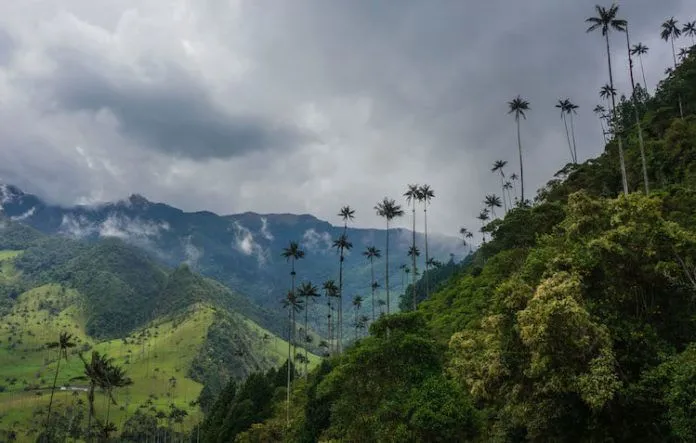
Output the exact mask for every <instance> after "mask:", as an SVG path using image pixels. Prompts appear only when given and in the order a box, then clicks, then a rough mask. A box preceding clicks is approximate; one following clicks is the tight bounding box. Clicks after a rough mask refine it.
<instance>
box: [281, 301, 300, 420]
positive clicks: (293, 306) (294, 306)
mask: <svg viewBox="0 0 696 443" xmlns="http://www.w3.org/2000/svg"><path fill="white" fill-rule="evenodd" d="M283 308H285V309H287V310H288V335H289V336H288V378H287V392H286V396H285V421H286V426H288V427H290V392H291V391H292V378H293V377H292V375H291V374H292V372H293V369H294V367H295V366H294V365H293V364H292V360H293V359H292V347H293V342H294V341H295V340H294V337H295V334H294V332H295V314H297V313H298V312H300V311H302V300H300V297H298V296H297V293H296V292H295V291H294V290H291V291H288V294H287V295H286V296H285V298H284V299H283Z"/></svg>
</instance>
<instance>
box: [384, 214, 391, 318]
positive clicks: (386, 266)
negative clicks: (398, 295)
mask: <svg viewBox="0 0 696 443" xmlns="http://www.w3.org/2000/svg"><path fill="white" fill-rule="evenodd" d="M385 262H386V265H385V271H386V272H385V276H384V285H385V286H386V289H387V315H389V314H390V313H391V311H390V305H389V219H387V247H386V248H385Z"/></svg>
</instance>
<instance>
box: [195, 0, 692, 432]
mask: <svg viewBox="0 0 696 443" xmlns="http://www.w3.org/2000/svg"><path fill="white" fill-rule="evenodd" d="M599 11H600V12H603V13H607V12H612V11H613V13H614V14H615V13H616V10H614V9H613V8H612V10H611V11H606V10H602V9H601V8H599ZM619 25H620V23H619ZM619 25H617V26H619ZM612 26H613V25H612ZM619 27H620V26H619ZM668 37H669V35H668ZM612 88H613V86H612ZM633 98H635V101H633V100H632V99H633ZM527 105H528V104H527ZM527 105H525V102H524V100H522V99H520V98H519V97H518V99H516V100H513V102H511V103H510V106H511V111H513V113H514V111H515V108H516V109H517V111H518V112H519V111H523V110H527V111H528V106H527ZM634 106H635V108H634ZM610 111H611V110H610ZM636 112H637V115H638V121H636V119H635V115H636ZM615 115H616V118H614V117H613V116H612V115H609V116H608V117H607V118H606V121H607V122H608V124H609V125H610V128H611V132H610V134H608V135H609V136H610V137H609V140H608V143H607V145H606V150H605V152H604V153H603V154H602V155H601V156H600V157H598V158H596V159H592V160H588V161H587V162H585V163H583V164H577V165H576V164H574V163H570V164H568V165H567V166H566V167H564V168H563V170H562V171H561V172H559V174H558V175H557V177H556V178H555V179H554V180H552V181H551V182H549V183H548V185H547V186H546V187H544V188H543V189H541V190H540V191H539V193H538V195H537V198H536V199H535V201H534V202H527V201H525V199H524V198H521V199H519V200H518V202H517V204H516V205H514V206H513V207H512V208H511V209H510V210H509V211H507V213H506V214H505V216H504V217H501V218H497V219H496V218H494V219H493V220H490V219H488V216H489V214H488V213H482V214H483V215H485V217H481V218H482V220H483V221H484V222H485V223H484V224H483V229H482V234H483V235H484V236H485V240H484V241H483V243H482V245H481V247H480V248H479V249H478V250H477V251H476V253H475V254H474V256H473V257H472V258H471V260H469V261H468V262H467V263H466V264H465V266H463V267H462V269H459V270H455V271H454V273H453V274H452V275H450V273H447V272H444V271H443V276H442V278H443V279H445V283H444V284H443V285H442V286H441V287H440V288H439V289H438V290H437V291H436V292H435V293H433V294H431V295H430V297H428V298H427V299H426V300H424V301H422V302H421V303H420V304H419V305H418V308H417V310H416V312H407V313H401V314H396V315H388V316H384V317H382V318H381V319H380V320H378V321H376V322H375V323H373V324H372V325H371V327H370V335H369V336H368V337H365V338H362V339H360V340H358V341H357V342H355V343H354V344H353V345H352V346H351V347H349V348H348V349H347V350H346V351H345V353H343V354H342V355H336V356H333V357H331V358H327V359H326V360H325V361H324V362H323V363H322V364H321V365H320V367H319V368H318V369H316V370H315V371H314V372H313V373H312V374H311V375H310V376H309V377H308V378H307V379H306V380H302V381H301V382H299V383H296V384H295V387H294V390H293V395H292V397H289V398H287V399H285V398H283V399H278V400H277V401H276V402H275V404H274V406H273V411H272V413H271V415H270V416H269V417H268V418H265V419H263V420H262V421H259V422H256V423H254V424H248V425H247V426H245V427H244V428H245V429H244V430H239V429H237V430H236V431H235V432H234V438H235V440H234V441H238V442H254V441H293V442H295V441H296V442H314V441H380V442H409V441H413V442H416V441H443V442H444V441H448V442H449V441H481V442H484V441H485V442H490V441H500V442H521V441H539V442H547V441H548V442H550V441H554V442H555V441H564V442H581V441H582V442H587V441H641V442H647V441H654V442H665V441H695V440H696V408H695V407H694V398H695V395H696V304H695V303H694V300H695V299H696V223H695V222H696V188H694V186H696V181H695V180H696V54H695V53H694V49H693V48H692V50H691V53H690V55H688V56H687V57H685V58H684V60H683V61H682V63H681V64H680V65H679V66H678V68H677V69H676V70H673V71H671V72H669V75H668V77H667V78H666V79H665V80H664V81H663V82H661V83H660V85H659V87H658V90H657V91H656V93H655V95H654V96H651V97H649V96H648V95H647V93H645V91H642V90H641V88H640V87H636V94H635V95H632V98H629V99H626V98H623V99H621V100H619V101H618V103H617V106H616V114H615ZM517 117H518V123H519V122H520V119H519V117H520V115H519V113H518V115H517ZM638 123H639V124H640V125H638ZM639 130H640V131H641V134H640V135H641V136H642V138H643V141H644V148H645V174H644V172H643V171H644V169H643V165H642V156H641V152H640V151H641V144H640V140H639V139H640V137H639V132H638V131H639ZM620 151H621V152H620ZM620 153H621V155H623V157H624V158H623V160H625V161H622V160H620V155H619V154H620ZM622 163H625V166H626V168H625V169H626V170H625V173H622V168H621V165H622ZM624 178H625V183H626V187H625V188H624ZM646 178H647V183H648V185H649V186H650V190H649V193H646V189H645V187H646V180H645V179H646ZM492 206H496V205H495V204H494V202H492ZM439 283H440V282H439V281H437V282H435V285H434V286H431V287H438V286H437V284H439ZM431 284H433V283H431ZM416 289H419V288H418V287H417V288H416ZM416 295H418V296H419V298H423V296H422V293H421V291H420V290H418V292H417V294H416ZM407 300H408V299H407ZM402 304H405V303H403V302H402ZM405 307H407V306H405ZM230 397H231V398H229V397H228V398H227V399H226V398H225V397H224V396H221V397H220V398H219V399H218V402H217V403H216V405H215V407H214V409H213V411H212V412H211V414H210V415H208V417H207V419H206V424H207V427H206V433H205V440H204V441H210V442H217V441H223V440H221V439H220V435H221V434H220V431H221V429H225V426H224V425H217V426H216V425H215V417H216V414H220V411H230V410H233V409H234V407H235V404H236V401H235V399H234V396H230ZM287 406H290V410H289V411H290V412H289V417H288V418H286V407H287ZM226 435H227V436H228V437H229V435H230V434H226ZM225 441H230V440H225Z"/></svg>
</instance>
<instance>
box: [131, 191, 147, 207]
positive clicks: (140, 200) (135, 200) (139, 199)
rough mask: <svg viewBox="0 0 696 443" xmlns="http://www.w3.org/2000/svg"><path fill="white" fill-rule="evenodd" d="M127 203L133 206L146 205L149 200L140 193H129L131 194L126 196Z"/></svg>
mask: <svg viewBox="0 0 696 443" xmlns="http://www.w3.org/2000/svg"><path fill="white" fill-rule="evenodd" d="M128 203H130V204H131V205H134V206H146V205H148V204H149V203H150V201H149V200H148V199H147V198H145V196H143V195H141V194H131V196H130V197H128Z"/></svg>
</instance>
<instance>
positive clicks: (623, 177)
mask: <svg viewBox="0 0 696 443" xmlns="http://www.w3.org/2000/svg"><path fill="white" fill-rule="evenodd" d="M604 37H605V40H606V42H607V64H608V65H609V86H610V87H611V89H612V90H613V89H614V74H613V72H612V70H611V49H610V48H609V33H608V32H607V33H606V34H604ZM609 95H611V112H612V116H613V118H612V120H613V124H614V125H617V123H618V122H617V121H616V120H617V119H616V97H615V96H614V94H609ZM614 129H615V133H616V135H617V137H618V141H619V166H620V167H621V182H622V184H623V191H624V194H626V195H628V180H627V178H626V163H625V162H624V153H623V140H622V137H621V128H614Z"/></svg>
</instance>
